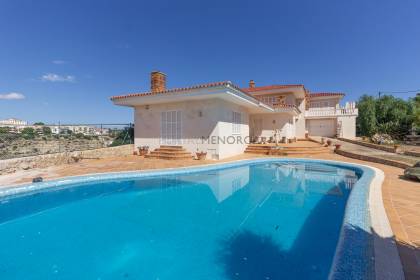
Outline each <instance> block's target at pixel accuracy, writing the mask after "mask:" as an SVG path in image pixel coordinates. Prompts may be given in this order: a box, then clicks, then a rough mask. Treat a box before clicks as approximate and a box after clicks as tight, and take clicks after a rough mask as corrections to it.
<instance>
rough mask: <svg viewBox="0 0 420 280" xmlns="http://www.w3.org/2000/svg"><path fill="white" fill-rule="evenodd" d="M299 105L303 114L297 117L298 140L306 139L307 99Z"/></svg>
mask: <svg viewBox="0 0 420 280" xmlns="http://www.w3.org/2000/svg"><path fill="white" fill-rule="evenodd" d="M296 105H298V108H299V110H300V111H301V113H300V114H299V115H298V116H297V117H296V119H295V120H296V137H297V138H298V139H302V138H305V133H306V124H305V110H306V108H305V107H306V106H305V99H303V100H302V102H301V103H300V104H296Z"/></svg>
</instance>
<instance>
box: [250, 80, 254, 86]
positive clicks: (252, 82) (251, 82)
mask: <svg viewBox="0 0 420 280" xmlns="http://www.w3.org/2000/svg"><path fill="white" fill-rule="evenodd" d="M254 87H255V82H254V80H251V81H249V88H254Z"/></svg>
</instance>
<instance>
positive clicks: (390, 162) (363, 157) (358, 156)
mask: <svg viewBox="0 0 420 280" xmlns="http://www.w3.org/2000/svg"><path fill="white" fill-rule="evenodd" d="M334 152H335V153H336V154H338V155H342V156H345V157H349V158H354V159H359V160H364V161H370V162H376V163H381V164H385V165H390V166H394V167H398V168H402V169H406V168H408V167H411V165H409V164H407V163H404V162H399V161H394V160H389V159H383V158H377V157H373V156H366V155H361V154H356V153H352V152H348V151H343V150H341V149H339V150H337V149H336V150H334Z"/></svg>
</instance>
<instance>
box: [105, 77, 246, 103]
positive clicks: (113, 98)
mask: <svg viewBox="0 0 420 280" xmlns="http://www.w3.org/2000/svg"><path fill="white" fill-rule="evenodd" d="M226 85H230V86H232V87H234V88H236V89H238V90H240V88H239V87H238V86H235V85H234V84H232V82H230V81H223V82H214V83H207V84H200V85H194V86H190V87H183V88H172V89H167V90H165V91H159V92H151V91H147V92H138V93H129V94H125V95H117V96H112V97H111V100H115V99H123V98H128V97H137V96H147V95H156V94H162V93H171V92H180V91H187V90H193V89H200V88H209V87H217V86H226Z"/></svg>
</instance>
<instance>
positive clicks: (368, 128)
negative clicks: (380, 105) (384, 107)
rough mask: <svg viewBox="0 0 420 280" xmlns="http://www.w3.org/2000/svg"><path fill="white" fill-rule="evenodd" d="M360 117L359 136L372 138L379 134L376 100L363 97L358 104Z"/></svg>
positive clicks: (357, 126) (357, 120)
mask: <svg viewBox="0 0 420 280" xmlns="http://www.w3.org/2000/svg"><path fill="white" fill-rule="evenodd" d="M357 107H358V108H359V116H358V117H357V119H356V129H357V134H358V135H362V136H372V135H373V134H375V133H376V132H377V126H376V108H375V98H373V97H372V96H368V95H363V96H361V97H360V99H359V101H358V102H357Z"/></svg>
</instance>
